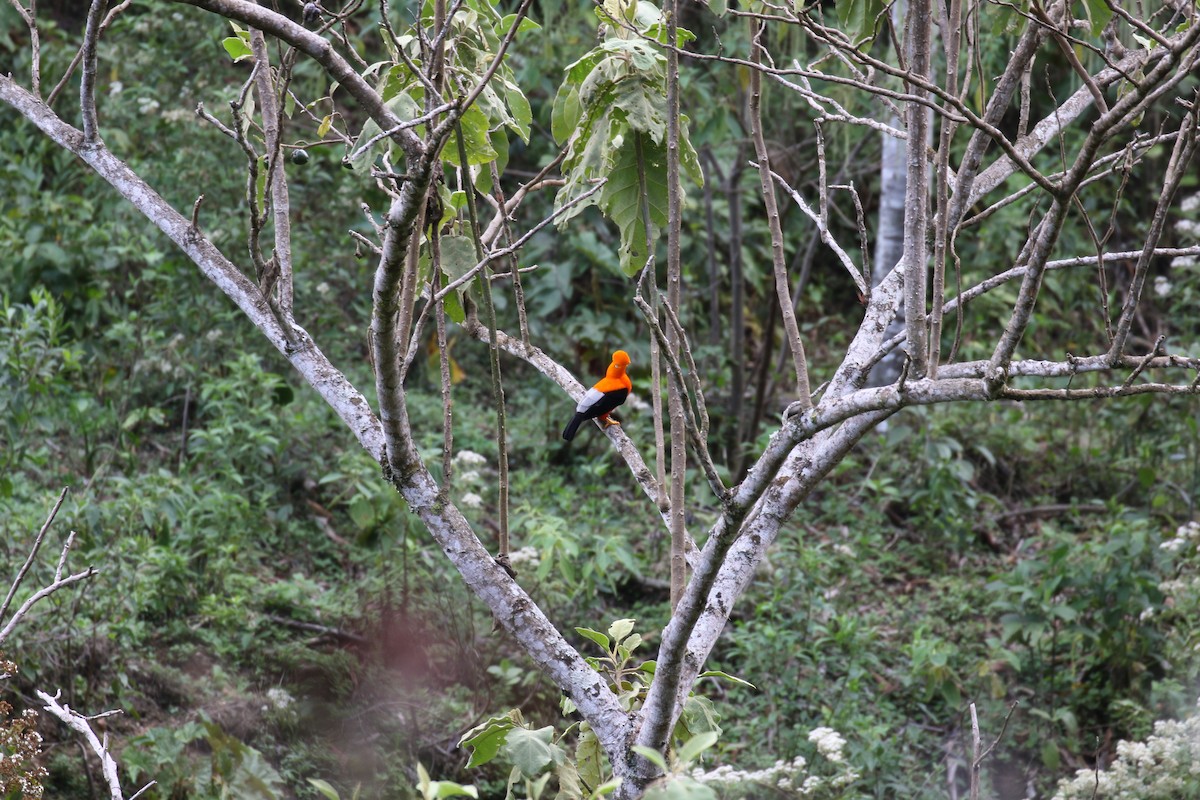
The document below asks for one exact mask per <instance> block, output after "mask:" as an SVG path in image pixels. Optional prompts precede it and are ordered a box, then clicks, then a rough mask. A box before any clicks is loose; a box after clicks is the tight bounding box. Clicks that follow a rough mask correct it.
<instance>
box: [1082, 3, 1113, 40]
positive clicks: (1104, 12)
mask: <svg viewBox="0 0 1200 800" xmlns="http://www.w3.org/2000/svg"><path fill="white" fill-rule="evenodd" d="M1083 5H1084V7H1085V8H1086V9H1087V16H1088V23H1089V25H1090V26H1091V29H1092V34H1093V35H1097V34H1099V33H1100V31H1102V30H1104V26H1105V25H1107V24H1108V22H1109V20H1111V19H1112V16H1113V12H1112V11H1111V10H1110V9H1109V7H1108V4H1107V3H1106V2H1104V0H1084V3H1083Z"/></svg>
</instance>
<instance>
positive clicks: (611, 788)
mask: <svg viewBox="0 0 1200 800" xmlns="http://www.w3.org/2000/svg"><path fill="white" fill-rule="evenodd" d="M619 788H621V779H620V778H613V779H612V780H610V781H605V782H604V783H602V784H600V785H599V786H597V787H596V788H595V790H594V791H593V792H592V795H591V797H592V800H594V798H597V797H607V796H608V795H610V794H612V793H613V792H615V791H616V790H617V789H619Z"/></svg>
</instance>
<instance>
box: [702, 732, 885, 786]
mask: <svg viewBox="0 0 1200 800" xmlns="http://www.w3.org/2000/svg"><path fill="white" fill-rule="evenodd" d="M808 740H809V741H810V742H813V743H814V744H816V746H817V751H818V752H820V754H821V755H822V756H824V757H825V759H826V760H828V761H829V762H830V763H832V764H837V765H839V766H840V770H841V771H840V772H838V773H837V774H835V775H813V774H811V773H810V772H809V771H808V766H809V765H808V760H807V759H805V758H804V756H796V757H795V758H793V759H792V760H791V761H783V760H782V759H781V760H779V761H776V762H775V763H774V764H772V765H771V766H769V767H764V768H763V769H758V770H740V769H736V768H734V767H732V766H730V765H729V764H723V765H721V766H719V767H717V768H716V769H713V770H711V771H708V772H705V771H704V769H702V768H697V769H695V770H694V771H693V772H692V774H691V777H692V778H693V779H694V780H696V781H698V782H700V783H703V784H705V785H706V786H709V787H711V788H713V789H716V790H717V791H718V792H719V793H720V794H721V796H722V797H757V796H759V792H761V788H759V787H764V786H767V787H770V788H771V789H773V790H775V791H776V792H777V793H778V794H781V795H783V796H785V797H812V796H814V795H816V794H817V793H818V792H820V793H822V794H823V796H824V795H835V796H836V793H837V790H838V789H841V788H843V787H846V786H849V785H850V784H851V783H853V782H854V781H856V780H858V779H859V778H860V777H861V776H860V774H859V773H858V772H857V771H856V770H854V769H853V768H852V767H850V766H849V765H847V764H845V756H844V755H843V753H842V748H843V747H845V745H846V740H845V739H844V738H842V735H841V734H840V733H838V732H837V731H835V730H833V729H832V728H816V729H814V730H813V731H812V732H810V733H809V734H808Z"/></svg>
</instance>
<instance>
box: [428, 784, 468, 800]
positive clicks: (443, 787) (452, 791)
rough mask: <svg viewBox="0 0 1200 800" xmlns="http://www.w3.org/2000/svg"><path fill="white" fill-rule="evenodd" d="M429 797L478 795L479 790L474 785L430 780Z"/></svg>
mask: <svg viewBox="0 0 1200 800" xmlns="http://www.w3.org/2000/svg"><path fill="white" fill-rule="evenodd" d="M428 796H429V797H437V798H441V797H476V798H478V797H479V792H478V790H476V788H475V787H474V786H470V785H468V786H463V785H462V784H461V783H455V782H454V781H430V783H429V795H428Z"/></svg>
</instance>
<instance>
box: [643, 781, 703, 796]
mask: <svg viewBox="0 0 1200 800" xmlns="http://www.w3.org/2000/svg"><path fill="white" fill-rule="evenodd" d="M642 797H643V800H717V793H716V792H715V791H714V790H713V788H712V787H711V786H706V785H705V784H703V783H700V781H698V780H696V779H694V778H684V777H681V776H673V777H671V778H669V779H667V780H666V781H663V782H662V783H658V784H655V785H654V786H651V787H650V789H649V790H647V791H646V794H644V795H643V796H642Z"/></svg>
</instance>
